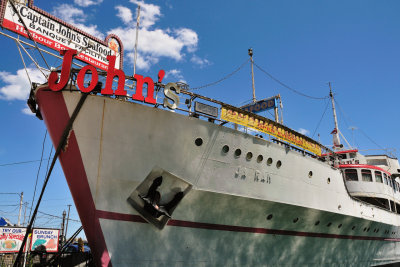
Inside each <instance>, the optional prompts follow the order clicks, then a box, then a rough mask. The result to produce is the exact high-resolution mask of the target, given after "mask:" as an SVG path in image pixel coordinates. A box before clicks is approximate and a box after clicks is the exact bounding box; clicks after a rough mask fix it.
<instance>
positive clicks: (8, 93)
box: [0, 68, 46, 100]
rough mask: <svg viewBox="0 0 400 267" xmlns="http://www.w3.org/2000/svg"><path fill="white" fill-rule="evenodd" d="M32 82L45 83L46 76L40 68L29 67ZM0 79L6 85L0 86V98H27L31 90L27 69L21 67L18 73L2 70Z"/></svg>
mask: <svg viewBox="0 0 400 267" xmlns="http://www.w3.org/2000/svg"><path fill="white" fill-rule="evenodd" d="M28 73H29V76H30V78H31V80H32V82H38V83H43V82H45V80H46V79H45V77H44V76H43V74H42V73H41V72H40V71H39V70H38V69H32V68H28ZM0 80H1V81H2V82H3V83H5V84H6V85H5V86H3V87H1V88H0V99H3V100H26V99H27V98H28V96H29V92H30V90H31V85H30V83H29V80H28V77H27V76H26V72H25V69H20V70H18V71H17V73H16V74H11V73H9V72H5V71H0Z"/></svg>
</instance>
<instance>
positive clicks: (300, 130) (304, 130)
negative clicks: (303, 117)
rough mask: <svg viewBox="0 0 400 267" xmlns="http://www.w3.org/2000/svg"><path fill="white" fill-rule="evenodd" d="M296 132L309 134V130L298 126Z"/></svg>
mask: <svg viewBox="0 0 400 267" xmlns="http://www.w3.org/2000/svg"><path fill="white" fill-rule="evenodd" d="M298 132H299V133H301V134H304V135H309V134H310V131H309V130H306V129H303V128H300V129H299V130H298Z"/></svg>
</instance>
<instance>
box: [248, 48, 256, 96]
mask: <svg viewBox="0 0 400 267" xmlns="http://www.w3.org/2000/svg"><path fill="white" fill-rule="evenodd" d="M249 56H250V62H251V80H252V82H253V103H255V102H256V88H255V86H254V70H253V63H254V61H253V48H249Z"/></svg>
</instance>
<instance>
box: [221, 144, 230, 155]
mask: <svg viewBox="0 0 400 267" xmlns="http://www.w3.org/2000/svg"><path fill="white" fill-rule="evenodd" d="M222 152H224V153H228V152H229V146H228V145H224V146H223V147H222Z"/></svg>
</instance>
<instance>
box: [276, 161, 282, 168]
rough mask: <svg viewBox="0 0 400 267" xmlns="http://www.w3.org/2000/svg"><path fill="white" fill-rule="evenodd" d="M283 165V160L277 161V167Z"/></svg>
mask: <svg viewBox="0 0 400 267" xmlns="http://www.w3.org/2000/svg"><path fill="white" fill-rule="evenodd" d="M281 166H282V161H280V160H278V161H277V162H276V167H277V168H278V169H279V168H280V167H281Z"/></svg>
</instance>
